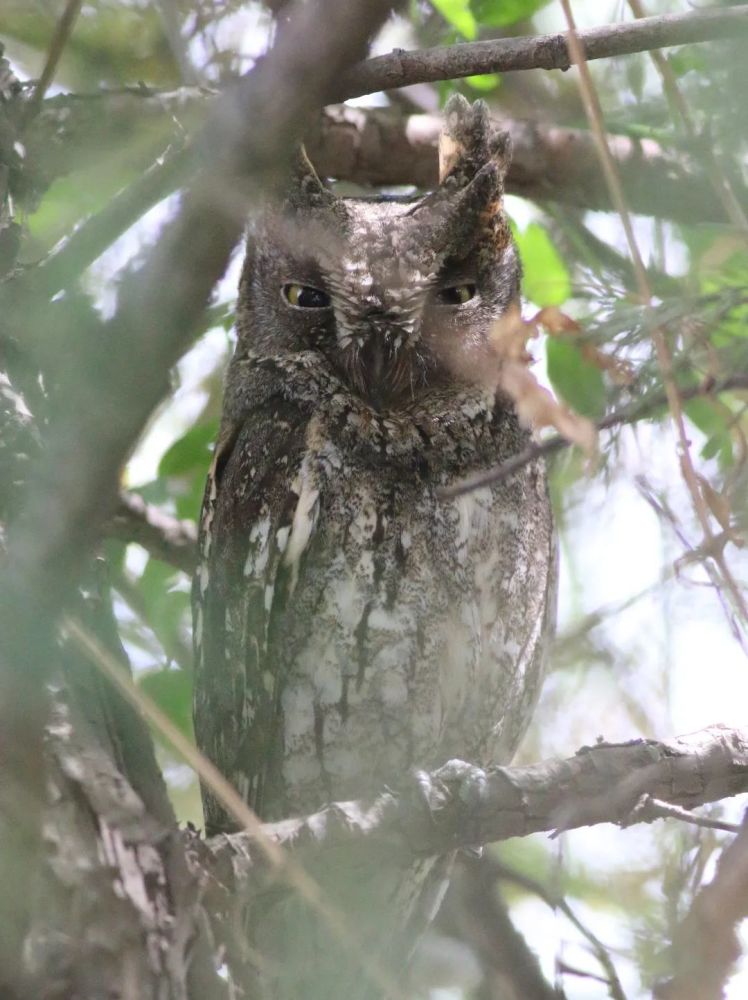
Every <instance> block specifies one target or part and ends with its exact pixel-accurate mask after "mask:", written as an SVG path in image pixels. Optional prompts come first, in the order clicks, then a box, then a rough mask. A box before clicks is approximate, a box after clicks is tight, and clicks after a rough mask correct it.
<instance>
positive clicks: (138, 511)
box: [106, 493, 197, 575]
mask: <svg viewBox="0 0 748 1000" xmlns="http://www.w3.org/2000/svg"><path fill="white" fill-rule="evenodd" d="M106 533H107V535H109V537H110V538H118V539H119V540H120V541H122V542H137V544H138V545H142V546H143V548H144V549H146V550H147V551H148V552H149V553H150V554H151V555H152V556H155V557H156V559H160V560H161V561H162V562H165V563H168V564H169V565H170V566H174V567H175V568H176V569H181V570H182V571H183V572H185V573H187V574H188V575H191V574H192V571H193V570H194V568H195V563H196V561H197V531H196V529H195V525H194V523H193V522H192V521H179V520H177V519H176V518H175V517H171V516H170V515H169V514H165V513H164V512H163V511H162V510H159V509H158V507H154V506H153V505H152V504H149V503H146V502H145V500H143V498H142V497H140V496H138V495H137V494H136V493H121V494H120V499H119V508H118V510H117V513H116V514H115V515H114V517H113V518H112V519H111V521H110V522H109V524H108V525H107V527H106Z"/></svg>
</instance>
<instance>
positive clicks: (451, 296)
mask: <svg viewBox="0 0 748 1000" xmlns="http://www.w3.org/2000/svg"><path fill="white" fill-rule="evenodd" d="M474 296H475V285H474V284H472V283H470V282H466V283H465V284H464V285H450V286H449V287H448V288H440V289H439V291H438V292H437V295H436V298H437V301H438V302H439V305H442V306H464V305H465V303H466V302H469V301H470V300H471V299H472V298H474Z"/></svg>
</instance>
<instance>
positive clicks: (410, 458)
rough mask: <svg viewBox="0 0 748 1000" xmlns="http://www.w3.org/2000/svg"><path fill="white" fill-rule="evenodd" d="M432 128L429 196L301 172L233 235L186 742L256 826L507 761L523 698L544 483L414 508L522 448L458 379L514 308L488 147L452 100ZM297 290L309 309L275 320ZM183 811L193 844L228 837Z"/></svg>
mask: <svg viewBox="0 0 748 1000" xmlns="http://www.w3.org/2000/svg"><path fill="white" fill-rule="evenodd" d="M446 122H447V124H446V129H445V134H444V136H443V140H442V144H441V148H440V160H441V164H440V166H441V173H442V181H441V184H440V186H439V188H438V189H437V190H436V191H435V192H433V193H431V194H428V195H426V196H425V197H423V198H418V199H413V200H386V199H375V200H369V199H355V198H351V199H341V198H337V197H335V196H334V195H333V194H332V193H331V192H330V191H328V190H327V189H326V188H324V187H323V186H322V185H321V184H320V182H319V181H318V180H317V178H316V177H315V175H314V174H313V172H312V171H311V168H310V167H309V165H308V164H300V166H299V169H298V171H297V179H296V183H295V185H294V188H293V190H292V192H291V194H290V195H289V197H288V199H287V201H286V202H285V203H284V204H283V205H280V206H278V207H276V208H272V209H269V210H268V211H267V212H266V213H265V215H264V217H263V218H262V220H261V221H259V222H258V223H256V225H255V226H254V228H253V231H252V234H251V236H250V240H249V249H248V252H247V259H246V263H245V267H244V272H243V276H242V280H241V286H240V294H239V305H238V314H237V315H238V333H239V339H238V345H237V349H236V353H235V355H234V358H233V360H232V362H231V365H230V368H229V373H228V379H227V385H226V395H225V403H224V416H223V423H222V427H221V432H220V436H219V441H218V444H217V447H216V453H215V459H214V463H213V468H212V470H211V475H210V479H209V483H208V487H207V491H206V497H205V502H204V508H203V517H202V530H201V542H200V544H201V562H200V568H199V570H198V572H197V576H196V580H195V589H194V594H195V600H194V605H195V641H196V650H197V670H196V700H195V729H196V735H197V740H198V743H199V745H200V747H201V748H202V750H203V751H204V752H206V753H207V754H208V756H209V757H210V758H211V759H212V760H213V761H215V763H216V764H217V765H218V766H219V767H220V768H221V769H222V771H223V772H224V773H225V774H226V776H227V777H228V778H229V779H230V780H231V781H232V782H233V783H234V784H235V785H236V787H237V788H238V789H239V790H240V792H241V794H242V795H243V796H245V797H246V799H247V801H248V802H249V803H250V804H251V805H252V806H253V807H254V808H255V809H256V810H257V811H258V813H259V814H260V815H261V816H262V817H264V818H268V819H277V818H281V817H283V816H286V815H292V814H295V813H303V812H307V811H313V810H316V809H318V808H319V807H321V806H322V805H323V804H324V803H325V802H327V801H329V800H334V799H346V798H351V797H360V796H362V795H366V794H367V793H371V792H376V791H379V790H380V789H381V788H382V786H383V785H384V784H388V785H389V786H390V787H395V788H396V787H397V786H398V783H399V782H401V781H402V780H404V778H405V776H406V775H407V772H408V771H409V770H411V769H413V768H416V767H418V768H430V767H436V766H439V765H441V764H443V763H444V762H445V761H446V760H447V759H448V758H450V757H462V758H464V759H467V760H470V761H474V762H476V763H482V762H489V761H495V760H506V759H507V758H508V757H509V756H510V755H511V754H512V752H513V750H514V748H515V746H516V744H517V741H518V739H519V737H520V735H521V733H522V731H523V730H524V728H525V725H526V723H527V721H528V717H529V714H530V711H531V707H532V705H533V703H534V701H535V697H536V694H537V690H538V685H539V681H540V676H541V668H542V661H543V647H544V639H545V636H546V632H547V629H548V627H549V622H550V620H551V618H552V603H553V602H552V596H551V591H552V576H553V573H552V566H553V561H554V560H553V539H552V526H551V515H550V508H549V502H548V496H547V490H546V481H545V472H544V468H543V466H542V464H540V463H538V462H536V463H532V464H529V465H526V466H525V467H524V468H522V469H521V470H519V471H518V472H517V473H516V474H515V475H513V476H512V477H511V478H510V479H508V480H506V481H504V482H502V483H501V484H499V485H497V486H494V487H490V488H485V489H481V490H479V491H476V492H474V493H472V494H469V495H467V496H465V497H462V498H460V499H456V500H440V499H438V498H437V496H436V489H437V487H438V486H440V485H442V484H446V483H449V482H451V481H452V480H454V479H455V478H457V477H459V476H461V475H463V474H465V473H466V472H468V471H470V470H474V469H479V468H481V467H485V466H488V465H493V464H495V463H497V462H501V461H502V460H504V459H506V458H508V457H509V456H511V455H514V454H515V453H516V452H517V451H519V450H520V449H521V448H523V447H524V446H525V445H526V443H527V432H526V431H525V430H523V429H522V428H521V427H520V426H519V423H518V420H517V417H516V415H515V413H514V410H513V408H512V406H511V404H510V403H509V402H508V401H507V400H506V399H504V398H502V397H500V396H497V394H496V392H495V390H494V389H493V388H492V387H491V385H490V384H487V382H486V381H482V379H481V377H480V372H481V370H482V368H484V367H485V365H486V363H487V361H488V352H487V346H486V345H487V338H488V335H489V331H490V329H491V324H492V323H493V322H494V321H495V320H496V319H497V318H498V317H500V316H501V315H502V314H503V313H504V312H505V311H506V310H507V309H508V308H509V306H510V305H511V304H513V303H515V302H516V301H517V300H518V297H519V280H520V268H519V263H518V260H517V254H516V250H515V247H514V244H513V242H512V239H511V235H510V232H509V228H508V225H507V222H506V218H505V216H504V214H503V211H502V207H501V199H502V193H503V177H504V173H505V171H506V166H507V159H508V152H507V139H506V137H505V136H504V135H503V134H496V133H492V131H491V129H490V127H489V124H488V117H487V112H486V109H485V106H484V105H483V104H481V103H477V104H476V105H473V106H472V107H471V106H469V105H468V104H467V102H465V101H464V100H462V99H457V100H455V99H453V100H452V101H451V102H450V104H449V106H448V108H447V112H446ZM299 286H303V287H305V288H310V289H315V290H317V291H318V293H320V294H321V298H319V297H318V298H315V299H314V303H315V304H314V305H313V306H311V307H303V306H302V305H294V304H292V302H291V301H290V300H289V299H290V298H293V297H294V293H293V292H289V287H292V288H293V287H295V288H297V289H298V287H299ZM465 289H466V290H467V291H465ZM313 298H314V297H313ZM461 299H466V301H464V302H462V301H460V300H461ZM308 300H309V296H308V294H307V295H306V299H305V301H308ZM204 802H205V808H206V823H207V826H208V829H209V830H212V831H215V830H219V829H226V828H227V827H229V826H230V825H231V824H230V820H229V819H228V817H227V816H226V815H225V814H224V812H223V810H222V808H221V806H220V805H219V804H218V803H217V802H216V801H215V799H214V798H213V797H212V796H211V795H210V793H209V792H207V791H206V792H205V793H204Z"/></svg>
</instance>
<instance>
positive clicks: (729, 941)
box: [655, 817, 748, 1000]
mask: <svg viewBox="0 0 748 1000" xmlns="http://www.w3.org/2000/svg"><path fill="white" fill-rule="evenodd" d="M746 916H748V817H746V818H744V819H743V823H742V826H741V828H740V832H739V833H738V836H737V837H736V838H735V840H733V842H732V843H731V844H730V845H729V846H728V847H726V848H725V850H724V851H723V852H722V856H721V857H720V860H719V864H718V866H717V872H716V874H715V876H714V879H713V880H712V881H711V882H710V883H709V885H706V886H704V887H703V888H702V889H701V890H700V891H699V893H698V895H697V896H696V898H695V899H694V901H693V905H692V906H691V910H690V912H689V913H688V916H687V917H686V918H685V920H684V921H683V923H682V924H681V926H680V927H679V928H678V931H677V933H676V937H675V940H674V942H673V956H674V959H675V975H674V976H673V978H672V979H671V980H670V981H669V982H668V983H665V984H663V985H661V986H660V987H659V988H657V989H656V990H655V996H656V997H658V998H659V1000H722V998H723V997H724V996H725V994H724V986H725V983H726V982H727V979H728V978H729V976H730V973H731V972H732V969H733V967H734V965H735V962H736V961H737V959H738V958H739V956H740V950H741V949H740V944H739V942H738V937H737V933H736V929H737V925H738V924H739V923H740V921H741V920H743V919H744V918H745V917H746Z"/></svg>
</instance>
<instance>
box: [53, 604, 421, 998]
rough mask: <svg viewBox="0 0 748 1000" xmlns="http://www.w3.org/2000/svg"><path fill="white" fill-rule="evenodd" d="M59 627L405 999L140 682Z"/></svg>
mask: <svg viewBox="0 0 748 1000" xmlns="http://www.w3.org/2000/svg"><path fill="white" fill-rule="evenodd" d="M63 627H64V630H65V632H66V633H67V635H68V636H69V637H70V639H71V641H72V642H74V643H75V645H76V646H77V647H78V649H79V650H80V651H81V652H82V653H83V654H84V655H85V656H86V658H87V659H88V660H89V662H90V663H92V664H93V665H94V666H95V667H96V668H97V669H98V670H99V671H100V672H101V673H102V674H103V675H104V676H105V677H106V678H107V679H108V680H109V681H110V682H111V683H112V684H113V685H114V686H115V687H116V688H117V690H118V691H119V692H120V694H122V695H123V697H124V698H125V699H126V700H127V701H128V702H129V703H130V704H131V705H132V706H133V707H134V708H135V709H136V710H137V711H138V712H139V713H140V714H141V715H142V716H143V718H144V719H145V720H146V721H147V722H149V723H150V724H151V725H152V726H154V727H155V729H156V730H157V731H158V733H159V734H160V735H161V736H162V737H164V739H166V740H168V742H169V743H170V744H171V746H172V747H173V749H174V750H176V752H177V753H178V754H179V756H180V757H181V758H182V759H183V760H184V761H185V762H186V763H187V764H189V766H190V767H191V768H192V769H193V771H194V772H195V773H196V774H197V775H198V777H199V778H200V780H201V781H202V782H204V783H205V785H207V787H208V788H210V790H211V792H212V793H213V794H214V795H215V796H216V798H217V799H218V800H219V802H220V803H221V805H223V806H224V808H225V809H226V810H227V812H228V813H229V814H230V815H231V817H232V818H233V819H234V820H236V822H237V824H238V825H239V826H240V827H241V828H242V829H244V830H246V831H247V833H248V834H249V835H250V836H251V837H252V842H253V844H254V845H255V846H256V848H257V850H259V852H260V853H261V854H262V855H263V857H264V859H265V860H266V861H267V862H268V864H269V865H270V867H271V868H272V870H273V871H274V872H276V873H277V874H278V875H280V876H281V877H282V878H283V879H284V880H285V881H286V883H287V885H289V886H290V887H291V888H292V889H294V890H295V891H296V892H297V893H298V894H299V895H300V896H301V898H302V899H304V900H305V901H306V902H307V903H308V904H309V906H310V907H311V908H312V909H313V910H314V911H315V912H316V913H318V914H319V915H320V916H321V917H322V918H323V920H325V921H326V922H327V924H328V926H329V928H330V930H331V931H332V933H333V934H334V935H335V936H336V937H338V938H339V939H340V940H341V941H343V942H345V943H346V945H347V946H348V947H349V948H351V949H352V950H353V951H354V953H355V954H356V955H357V957H358V959H359V961H360V963H361V967H362V969H363V970H364V971H365V972H366V974H367V975H368V976H369V977H370V978H371V980H372V982H373V983H375V984H376V985H377V986H379V987H380V988H381V989H383V990H384V991H385V994H386V995H387V996H388V997H392V998H399V1000H405V997H404V995H403V994H402V991H401V990H400V988H399V986H398V985H397V983H396V982H395V981H394V980H393V979H392V978H391V976H390V975H389V974H388V973H386V972H385V971H384V970H383V969H382V968H381V966H380V965H379V963H378V962H374V961H373V960H372V959H371V957H370V956H369V954H368V952H367V950H366V949H365V948H364V946H363V944H362V943H361V942H359V941H358V940H357V938H356V936H355V935H354V933H353V932H352V930H351V928H350V926H349V923H348V921H347V920H346V918H345V917H344V915H343V914H342V913H341V912H340V911H339V910H338V909H337V908H336V907H334V906H333V905H332V904H331V903H330V902H328V901H327V900H326V899H325V898H324V896H323V893H322V889H321V888H320V886H319V884H318V883H317V882H315V880H314V879H313V878H312V877H311V876H310V875H308V874H307V872H306V871H305V869H304V868H303V867H302V866H301V864H299V863H298V862H297V861H296V860H294V859H293V858H292V857H290V856H289V854H288V852H287V851H285V850H284V848H283V846H282V845H281V844H280V843H278V841H277V840H275V839H273V837H272V836H269V835H268V834H267V832H266V830H265V826H264V825H263V823H262V822H261V820H260V819H259V818H258V816H257V814H256V813H255V812H254V810H253V809H251V808H250V807H249V806H248V805H247V803H246V802H245V801H244V799H243V798H242V797H241V795H239V793H238V792H237V791H236V789H235V788H234V787H233V786H232V785H231V783H230V782H229V781H227V780H226V778H225V777H224V776H223V775H222V774H221V772H220V771H219V770H218V768H217V767H216V766H215V764H213V763H212V762H211V761H209V760H208V758H207V757H206V756H205V755H204V754H202V753H201V752H200V751H199V750H198V749H197V747H196V746H195V745H194V744H193V743H192V742H191V741H190V740H188V739H187V737H186V736H185V735H184V734H183V733H182V731H181V730H180V729H179V727H178V726H176V725H175V724H174V723H173V722H172V721H171V719H170V718H169V717H168V716H167V715H166V713H165V712H163V711H162V710H161V709H160V708H159V707H158V705H157V704H156V703H155V702H154V701H153V699H152V698H150V697H149V696H148V695H147V694H146V693H145V692H144V691H143V690H142V689H141V688H139V687H138V686H137V685H136V684H135V682H134V681H133V679H132V678H131V677H130V675H129V674H128V673H126V672H125V671H124V670H123V669H122V667H121V664H119V663H118V662H117V660H116V659H115V658H114V657H113V656H112V655H111V653H110V652H109V650H108V649H106V648H105V647H104V646H103V645H102V644H101V643H100V642H99V640H98V639H97V638H96V636H95V635H93V634H92V633H91V632H89V631H88V630H87V629H85V628H84V627H83V626H82V625H81V623H80V622H78V621H76V620H75V619H73V618H70V617H66V618H65V619H64V621H63Z"/></svg>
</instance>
